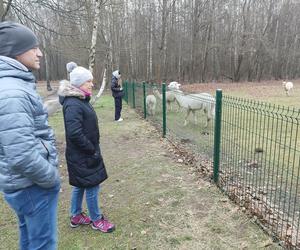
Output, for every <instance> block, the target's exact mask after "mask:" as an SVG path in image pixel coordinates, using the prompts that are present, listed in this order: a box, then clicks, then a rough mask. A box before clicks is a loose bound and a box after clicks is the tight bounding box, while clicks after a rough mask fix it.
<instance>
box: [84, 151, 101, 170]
mask: <svg viewBox="0 0 300 250" xmlns="http://www.w3.org/2000/svg"><path fill="white" fill-rule="evenodd" d="M101 162H102V156H101V155H100V153H98V152H97V153H95V154H94V155H92V156H87V158H86V164H87V168H96V167H98V166H99V165H100V164H101Z"/></svg>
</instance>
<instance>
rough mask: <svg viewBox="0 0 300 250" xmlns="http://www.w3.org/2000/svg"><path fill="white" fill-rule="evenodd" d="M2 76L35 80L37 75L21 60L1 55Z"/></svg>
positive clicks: (29, 80) (0, 71) (0, 73)
mask: <svg viewBox="0 0 300 250" xmlns="http://www.w3.org/2000/svg"><path fill="white" fill-rule="evenodd" d="M2 77H13V78H20V79H22V80H24V81H28V82H35V77H34V75H33V74H32V72H31V71H30V70H29V69H27V68H26V67H25V66H24V65H23V64H22V63H20V62H19V61H17V60H15V59H13V58H10V57H7V56H0V78H2Z"/></svg>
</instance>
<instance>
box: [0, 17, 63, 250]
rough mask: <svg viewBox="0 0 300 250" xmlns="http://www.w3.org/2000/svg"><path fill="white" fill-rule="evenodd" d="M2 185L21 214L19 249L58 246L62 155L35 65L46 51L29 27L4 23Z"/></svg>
mask: <svg viewBox="0 0 300 250" xmlns="http://www.w3.org/2000/svg"><path fill="white" fill-rule="evenodd" d="M0 44H1V46H0V191H2V192H3V194H4V198H5V200H6V201H7V203H8V204H9V206H10V207H11V208H12V209H13V210H14V211H15V213H16V214H17V217H18V220H19V231H20V249H30V250H31V249H35V250H36V249H51V250H52V249H56V245H57V235H56V231H57V225H56V224H57V223H56V222H57V203H58V194H59V189H60V178H59V173H58V169H57V166H58V158H57V150H56V147H55V139H54V135H53V131H52V129H51V128H50V127H49V125H48V121H47V120H48V115H47V112H46V111H45V110H44V109H43V104H42V100H41V97H40V96H39V95H38V93H37V92H36V86H35V77H34V75H33V74H32V72H31V70H37V69H39V68H40V58H41V57H42V56H43V55H42V52H41V51H40V49H39V47H38V39H37V37H36V36H35V34H34V33H33V32H32V31H31V30H30V29H28V28H27V27H25V26H23V25H21V24H17V23H13V22H2V23H0Z"/></svg>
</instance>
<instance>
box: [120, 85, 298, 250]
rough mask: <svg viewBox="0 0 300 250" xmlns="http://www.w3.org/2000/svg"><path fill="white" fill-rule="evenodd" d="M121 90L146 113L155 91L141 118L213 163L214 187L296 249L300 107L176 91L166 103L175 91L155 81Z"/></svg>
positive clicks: (131, 102) (129, 101)
mask: <svg viewBox="0 0 300 250" xmlns="http://www.w3.org/2000/svg"><path fill="white" fill-rule="evenodd" d="M132 85H137V86H138V87H132ZM126 88H127V90H129V91H128V99H127V101H128V103H129V104H130V106H133V103H134V102H136V105H137V107H138V110H140V111H141V112H146V113H147V112H148V111H147V103H146V102H145V99H146V98H147V96H148V95H154V96H155V97H156V106H155V113H154V114H148V113H147V114H146V115H145V116H144V117H147V119H149V120H151V121H152V122H154V123H155V124H157V127H158V128H161V130H162V131H163V128H164V126H165V128H166V136H172V138H177V140H178V141H179V142H180V143H183V144H186V145H188V147H189V149H190V150H191V151H192V152H194V153H198V154H201V155H204V156H205V157H206V158H207V159H209V160H210V161H211V162H212V163H213V162H214V168H215V169H214V175H215V176H214V179H215V180H216V182H217V184H218V186H219V187H220V188H221V189H222V190H224V191H225V192H226V193H227V194H228V195H229V197H230V198H231V199H233V200H234V201H235V202H237V203H238V204H239V205H240V206H242V207H245V208H247V209H248V211H251V213H252V214H253V215H255V216H257V218H258V219H259V221H260V222H261V224H262V225H263V226H264V228H265V229H267V230H268V231H269V232H272V233H273V235H274V236H276V237H277V238H278V239H280V240H282V241H284V242H285V244H286V245H287V246H289V247H292V248H300V237H299V236H300V235H299V223H300V219H299V216H300V199H299V198H300V197H299V191H298V190H299V174H300V154H299V153H300V140H299V139H300V138H299V137H300V136H299V116H300V111H299V110H296V109H290V108H286V107H281V106H277V105H271V104H266V103H261V102H257V101H252V100H246V99H241V98H235V97H230V96H224V97H222V96H221V99H220V100H219V101H220V105H217V106H216V107H215V103H218V98H217V100H215V98H214V97H212V96H205V95H185V94H183V93H180V92H175V98H174V100H173V101H169V100H168V99H170V98H171V97H170V95H171V94H174V91H170V90H169V91H168V90H167V91H166V92H165V93H163V90H164V89H163V88H162V87H161V85H157V84H145V86H144V87H143V84H134V83H129V84H127V87H126ZM143 88H144V89H145V90H144V91H143ZM132 91H135V93H130V92H132ZM163 95H165V97H166V101H165V105H163V104H164V103H163V101H162V99H163ZM187 98H188V100H187ZM133 99H135V100H133ZM189 101H190V102H191V103H188V105H187V102H189ZM193 105H194V106H193ZM215 108H216V110H215ZM164 109H165V110H164ZM218 112H219V114H220V120H218V119H217V117H215V114H218ZM212 114H213V115H212ZM164 116H165V119H163V118H164ZM218 147H219V150H216V149H217V148H218ZM216 163H217V164H216ZM211 166H212V164H211Z"/></svg>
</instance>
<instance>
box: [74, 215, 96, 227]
mask: <svg viewBox="0 0 300 250" xmlns="http://www.w3.org/2000/svg"><path fill="white" fill-rule="evenodd" d="M70 221H71V222H70V226H71V227H73V228H74V227H78V226H80V225H89V224H91V222H92V221H91V219H90V217H88V216H86V215H85V213H80V214H77V215H75V216H72V217H71V219H70Z"/></svg>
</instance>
